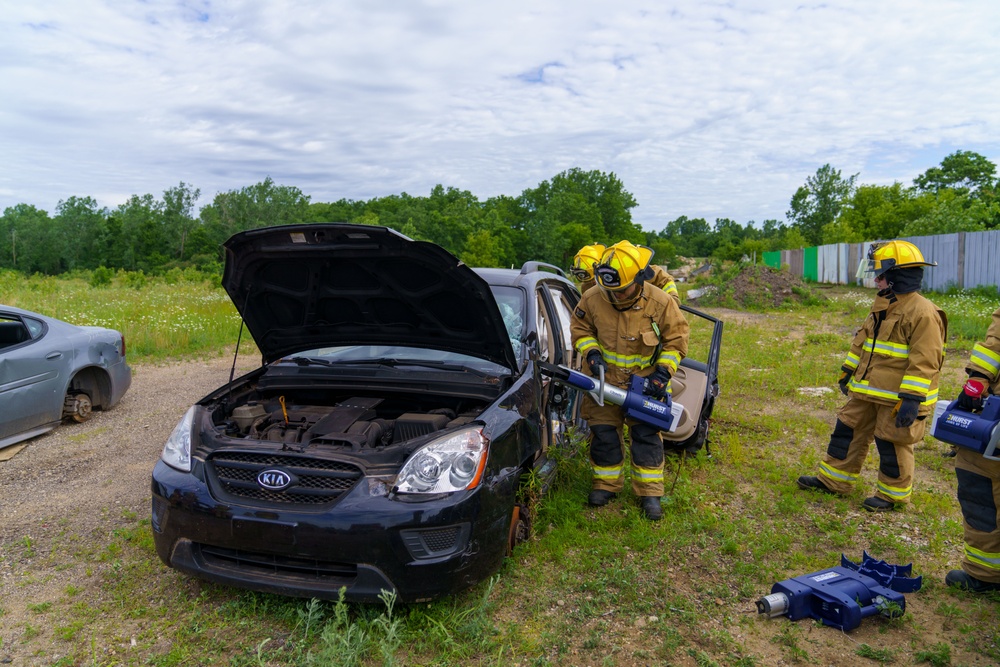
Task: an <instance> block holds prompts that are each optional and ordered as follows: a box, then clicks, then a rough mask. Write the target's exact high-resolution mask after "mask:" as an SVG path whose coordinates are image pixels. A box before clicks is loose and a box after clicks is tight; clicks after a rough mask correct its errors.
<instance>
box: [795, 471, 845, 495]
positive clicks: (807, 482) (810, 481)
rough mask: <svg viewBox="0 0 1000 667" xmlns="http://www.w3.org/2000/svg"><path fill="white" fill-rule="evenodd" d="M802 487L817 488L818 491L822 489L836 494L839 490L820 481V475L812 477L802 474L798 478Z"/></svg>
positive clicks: (824, 491)
mask: <svg viewBox="0 0 1000 667" xmlns="http://www.w3.org/2000/svg"><path fill="white" fill-rule="evenodd" d="M796 481H797V482H798V485H799V488H800V489H816V490H817V491H822V492H823V493H829V494H834V495H835V494H836V493H837V492H836V491H834V490H833V489H831V488H830V487H829V486H827V485H826V484H824V483H823V482H821V481H819V477H810V476H809V475H802V477H799V478H798V479H797V480H796Z"/></svg>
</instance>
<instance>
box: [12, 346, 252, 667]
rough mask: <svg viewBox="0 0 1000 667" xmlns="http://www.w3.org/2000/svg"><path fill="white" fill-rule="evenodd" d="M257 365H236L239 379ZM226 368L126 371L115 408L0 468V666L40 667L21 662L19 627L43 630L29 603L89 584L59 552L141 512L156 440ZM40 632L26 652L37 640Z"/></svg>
mask: <svg viewBox="0 0 1000 667" xmlns="http://www.w3.org/2000/svg"><path fill="white" fill-rule="evenodd" d="M256 361H257V360H256V359H247V360H244V361H243V362H242V363H241V367H242V368H241V369H238V370H237V375H239V374H241V373H243V372H246V371H247V370H249V369H250V368H251V367H252V366H253V365H254V363H256ZM231 364H232V359H231V358H229V359H225V358H220V359H213V360H208V361H187V362H181V363H172V364H169V365H159V366H153V365H142V366H134V365H133V367H132V370H133V378H132V386H131V388H130V389H129V391H128V392H127V393H126V394H125V397H124V398H123V399H122V401H121V403H119V404H118V405H117V406H115V407H114V408H113V409H111V410H108V411H106V412H95V413H94V416H93V417H92V418H91V419H90V420H89V421H87V422H86V423H84V424H75V423H64V424H62V425H60V426H59V427H58V428H56V429H55V430H54V431H51V432H49V433H48V434H46V435H43V436H40V437H38V438H35V439H33V440H31V441H29V442H28V446H27V447H26V448H25V449H23V450H22V451H21V452H19V453H18V454H17V455H16V456H14V457H13V458H12V459H11V460H9V461H5V462H0V475H2V480H3V481H2V482H0V664H11V663H12V664H15V665H21V664H25V665H27V664H48V663H36V662H35V661H34V660H32V659H31V658H29V655H28V651H29V649H28V647H27V646H26V644H25V643H24V642H23V641H21V640H22V638H23V635H24V632H25V627H26V625H27V624H30V625H33V626H36V627H38V626H44V621H45V618H44V616H39V614H38V613H37V609H36V610H33V609H32V606H37V605H39V604H43V603H44V602H45V601H49V600H56V599H58V598H59V597H60V596H61V595H63V592H64V591H65V589H66V586H67V585H68V584H69V583H73V584H74V585H77V586H79V587H81V588H84V589H85V588H86V587H87V586H88V585H91V586H92V585H95V583H96V582H95V581H94V580H95V579H97V577H86V576H84V574H83V573H82V572H78V571H75V569H74V568H68V569H62V568H65V567H66V565H65V559H64V558H63V557H61V556H62V554H60V553H59V550H60V549H66V545H67V544H72V543H74V540H77V539H79V540H84V541H85V540H86V537H87V536H91V535H94V534H95V533H97V534H103V535H105V536H106V534H107V532H108V530H109V529H113V528H114V524H115V522H116V521H118V520H120V519H121V517H123V516H124V515H126V514H128V513H132V514H133V515H137V516H139V517H142V518H147V517H148V516H149V511H150V510H149V497H150V495H149V494H150V492H149V483H150V473H151V471H152V469H153V465H154V464H155V463H156V461H157V459H158V458H159V455H160V451H161V449H162V448H163V443H164V442H165V441H166V439H167V437H168V436H169V435H170V432H171V431H172V430H173V428H174V426H176V424H177V422H178V420H179V419H180V418H181V416H182V415H183V414H184V412H185V410H187V408H188V407H190V405H191V404H192V403H194V402H195V401H197V400H198V399H200V398H201V397H203V396H205V395H206V394H208V393H209V392H211V391H212V390H214V389H216V388H217V387H219V386H221V385H223V384H225V383H226V382H227V381H228V379H229V372H230V366H231ZM105 539H106V537H105ZM29 545H30V549H29V548H28V547H29ZM41 632H42V633H43V636H40V637H37V638H36V641H35V642H32V643H33V644H35V646H34V647H33V648H37V641H38V640H42V642H43V643H45V642H44V633H45V628H44V627H42V628H41ZM55 645H56V646H57V644H55ZM19 652H24V653H23V654H20V655H19ZM32 652H33V651H32ZM49 657H50V658H51V653H50V654H49ZM29 660H30V662H29Z"/></svg>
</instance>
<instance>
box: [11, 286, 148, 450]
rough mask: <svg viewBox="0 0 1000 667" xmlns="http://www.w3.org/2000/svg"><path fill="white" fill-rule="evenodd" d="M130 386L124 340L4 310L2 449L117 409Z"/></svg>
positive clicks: (92, 329)
mask: <svg viewBox="0 0 1000 667" xmlns="http://www.w3.org/2000/svg"><path fill="white" fill-rule="evenodd" d="M131 384H132V369H131V368H129V366H128V364H127V363H126V362H125V337H124V336H122V334H121V333H119V332H118V331H115V330H113V329H105V328H103V327H81V326H76V325H73V324H69V323H67V322H63V321H61V320H57V319H54V318H51V317H46V316H44V315H39V314H38V313H32V312H29V311H27V310H22V309H20V308H14V307H11V306H3V305H0V448H3V447H6V446H8V445H12V444H14V443H15V442H20V441H22V440H27V439H28V438H33V437H35V436H36V435H40V434H42V433H45V432H46V431H50V430H52V429H53V428H55V427H56V426H57V425H58V424H59V423H60V422H61V421H62V420H63V419H72V420H75V421H78V422H83V421H86V420H87V419H89V418H90V414H91V411H92V410H95V409H96V410H107V409H108V408H110V407H112V406H114V405H116V404H117V403H118V402H119V401H120V400H121V398H122V396H124V395H125V392H126V391H127V390H128V388H129V385H131Z"/></svg>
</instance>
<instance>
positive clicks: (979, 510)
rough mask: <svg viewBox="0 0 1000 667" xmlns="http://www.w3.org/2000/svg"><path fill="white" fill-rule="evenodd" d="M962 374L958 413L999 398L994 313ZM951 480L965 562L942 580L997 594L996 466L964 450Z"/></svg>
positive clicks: (999, 493) (998, 319) (998, 323)
mask: <svg viewBox="0 0 1000 667" xmlns="http://www.w3.org/2000/svg"><path fill="white" fill-rule="evenodd" d="M965 372H966V373H967V374H968V380H967V381H966V383H965V386H964V387H963V388H962V393H961V394H959V395H958V407H960V408H962V409H963V410H968V411H970V412H971V411H978V410H980V409H981V408H982V406H983V399H984V398H985V396H986V394H987V392H988V393H990V394H998V393H1000V308H998V309H997V310H996V311H995V312H994V313H993V322H992V324H990V328H989V329H988V330H987V331H986V341H985V342H982V343H976V345H975V347H973V348H972V357H971V358H970V359H969V365H968V366H966V368H965ZM956 449H957V450H958V452H957V453H956V459H955V476H956V477H957V478H958V502H959V505H961V507H962V517H963V518H964V519H965V521H964V524H963V527H964V529H965V558H963V559H962V569H961V570H952V571H951V572H949V573H948V574H947V576H945V578H944V580H945V583H947V584H948V585H949V586H955V587H958V588H964V589H966V590H970V591H973V592H975V593H982V592H985V591H997V590H1000V526H998V524H1000V511H998V510H997V508H998V507H1000V461H992V460H990V459H987V458H984V457H983V455H982V454H979V453H978V452H975V451H973V450H971V449H968V448H966V447H957V448H956Z"/></svg>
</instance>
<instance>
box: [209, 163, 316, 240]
mask: <svg viewBox="0 0 1000 667" xmlns="http://www.w3.org/2000/svg"><path fill="white" fill-rule="evenodd" d="M308 219H309V197H308V196H307V195H304V194H302V191H301V190H299V189H298V188H296V187H292V186H286V185H275V183H274V181H273V180H272V179H271V177H270V176H268V177H267V178H265V179H264V180H263V181H261V182H260V183H257V184H255V185H251V186H249V187H245V188H242V189H240V190H230V191H228V192H220V193H219V194H217V195H216V196H215V199H214V200H213V201H212V203H211V204H209V205H208V206H206V207H205V208H203V209H202V210H201V220H202V223H203V224H204V225H205V227H206V229H207V231H208V238H210V239H212V245H214V246H215V247H216V248H217V249H218V250H217V252H218V253H219V256H220V257H221V253H222V243H224V242H225V240H226V239H228V238H229V237H230V236H232V235H233V234H235V233H236V232H242V231H246V230H248V229H256V228H258V227H270V226H273V225H290V224H295V223H301V222H306V221H307V220H308Z"/></svg>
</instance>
